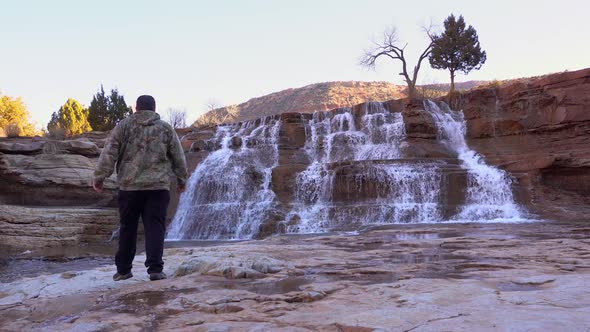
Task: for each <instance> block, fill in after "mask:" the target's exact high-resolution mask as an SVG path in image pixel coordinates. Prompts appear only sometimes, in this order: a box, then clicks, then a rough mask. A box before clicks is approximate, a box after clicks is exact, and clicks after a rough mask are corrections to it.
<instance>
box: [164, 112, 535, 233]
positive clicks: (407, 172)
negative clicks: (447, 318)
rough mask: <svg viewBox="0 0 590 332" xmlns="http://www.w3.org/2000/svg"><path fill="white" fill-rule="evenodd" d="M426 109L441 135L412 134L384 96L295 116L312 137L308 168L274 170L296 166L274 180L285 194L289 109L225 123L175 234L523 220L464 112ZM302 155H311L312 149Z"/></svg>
mask: <svg viewBox="0 0 590 332" xmlns="http://www.w3.org/2000/svg"><path fill="white" fill-rule="evenodd" d="M424 109H425V111H427V112H429V113H430V114H431V116H432V119H433V120H434V125H435V126H436V129H437V131H438V135H437V142H438V143H439V144H436V142H434V141H429V142H425V141H424V140H425V139H416V138H412V139H409V138H408V137H407V135H406V131H405V130H406V127H405V124H404V119H403V116H402V114H401V113H399V112H390V111H389V110H388V109H387V108H386V107H385V106H384V104H382V103H377V102H372V103H366V104H363V105H362V106H361V107H360V108H354V109H353V108H341V109H338V110H335V111H331V112H316V113H314V114H313V115H312V116H311V117H309V116H301V123H299V124H297V125H303V129H304V131H305V143H304V146H303V151H301V150H299V151H300V152H304V155H306V156H307V159H308V162H309V164H305V165H306V166H303V167H305V168H304V169H303V171H299V170H300V168H298V167H300V166H301V164H296V165H295V166H296V168H293V169H294V171H293V173H288V172H287V173H281V172H278V173H276V174H278V176H279V177H280V176H281V174H288V175H287V176H288V178H286V179H284V182H282V183H281V181H283V179H276V181H278V183H279V184H281V185H282V186H283V187H279V188H284V186H285V185H286V186H288V187H287V188H289V190H292V191H291V192H290V193H285V192H283V191H281V192H280V194H281V196H280V197H277V196H276V194H275V192H274V191H273V190H272V186H271V182H272V181H271V180H272V178H273V177H272V174H273V173H272V172H273V169H274V168H275V167H277V166H279V162H278V161H279V149H278V139H279V134H280V132H281V124H282V121H283V120H282V118H281V117H280V116H273V117H266V118H263V119H260V120H256V121H249V122H244V123H239V124H234V125H222V126H219V127H218V128H217V131H216V133H215V135H214V136H213V138H211V139H209V140H208V142H206V144H205V145H206V146H209V147H213V149H212V150H214V151H212V152H211V153H210V154H209V155H208V156H207V157H206V158H205V159H204V160H203V161H202V162H201V163H200V164H199V165H198V166H197V168H196V170H195V171H194V172H193V174H192V175H191V177H190V179H189V181H188V183H187V191H186V192H185V193H184V194H182V196H181V198H180V204H179V208H178V210H177V212H176V215H175V217H174V219H173V221H172V225H171V227H170V231H169V233H168V239H170V240H181V239H248V238H253V237H256V236H257V235H258V233H259V231H260V229H261V226H264V227H266V226H269V227H270V228H271V231H273V230H276V231H286V232H288V233H317V232H325V231H337V230H346V231H350V230H359V229H362V228H363V227H366V226H372V225H383V224H401V223H435V222H501V221H509V222H515V221H523V220H525V219H524V217H523V215H524V211H523V210H522V209H521V208H520V207H519V206H518V205H517V204H516V203H515V201H514V197H513V193H512V179H511V177H510V176H509V175H508V173H506V172H504V171H502V170H500V169H498V168H496V167H493V166H489V165H487V164H486V163H485V161H484V159H483V158H482V157H481V156H479V155H478V154H477V153H476V152H475V151H474V150H472V149H470V148H469V146H468V145H467V142H466V138H465V135H466V124H465V119H464V118H463V113H462V112H456V111H453V110H451V109H449V107H448V106H446V105H443V106H442V108H441V107H439V106H438V105H437V104H436V103H434V102H432V101H426V102H425V103H424ZM289 119H293V118H292V117H291V118H289ZM288 128H291V129H293V128H299V129H301V128H300V127H288ZM288 132H289V131H288V130H287V128H286V129H285V131H284V133H283V134H282V135H287V134H286V133H288ZM284 138H286V141H288V139H290V138H289V137H284ZM408 142H412V144H417V146H416V147H417V148H418V149H419V148H420V144H423V143H425V144H429V145H430V146H432V145H438V147H437V149H439V150H437V152H436V153H435V154H434V155H435V156H438V157H428V156H429V154H420V152H418V153H414V152H411V153H410V152H408V153H407V155H406V151H411V150H410V149H411V148H412V146H409V145H408ZM433 143H434V144H433ZM286 144H287V146H288V143H286ZM415 155H420V156H421V155H424V156H426V157H420V158H417V157H412V156H415ZM454 156H456V158H454ZM301 157H303V158H301ZM297 158H299V159H297V160H303V161H302V162H303V163H304V162H305V160H304V159H305V158H304V156H300V157H297ZM287 159H288V158H287ZM297 162H299V161H297ZM281 166H283V165H281ZM286 166H287V167H286V169H287V170H289V169H290V168H289V166H288V165H286ZM293 169H292V170H293ZM295 170H296V171H295ZM295 172H298V173H295ZM292 174H294V175H292ZM280 190H284V189H280ZM290 195H292V196H290ZM284 197H288V199H287V200H285V199H284ZM291 197H292V198H291ZM273 227H274V228H273Z"/></svg>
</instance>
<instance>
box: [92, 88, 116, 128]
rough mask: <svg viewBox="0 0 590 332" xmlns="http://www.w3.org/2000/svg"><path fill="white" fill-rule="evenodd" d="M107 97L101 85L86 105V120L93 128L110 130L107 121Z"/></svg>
mask: <svg viewBox="0 0 590 332" xmlns="http://www.w3.org/2000/svg"><path fill="white" fill-rule="evenodd" d="M108 113H109V98H108V97H107V96H106V95H105V93H104V88H103V86H102V85H101V86H100V90H99V91H98V92H97V93H96V94H95V95H94V96H93V97H92V101H91V102H90V106H89V107H88V122H89V123H90V126H91V127H92V128H93V129H94V130H98V131H106V130H110V129H111V128H109V123H108Z"/></svg>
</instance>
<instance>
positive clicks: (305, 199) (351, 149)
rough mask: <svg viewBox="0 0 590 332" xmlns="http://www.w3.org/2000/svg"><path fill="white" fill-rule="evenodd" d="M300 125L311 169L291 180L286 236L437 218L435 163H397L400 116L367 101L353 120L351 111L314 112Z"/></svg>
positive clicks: (402, 138)
mask: <svg viewBox="0 0 590 332" xmlns="http://www.w3.org/2000/svg"><path fill="white" fill-rule="evenodd" d="M306 128H308V130H307V133H308V135H307V141H306V146H305V148H306V151H307V153H308V155H309V158H310V160H311V164H310V165H309V167H308V168H307V169H306V170H305V171H303V172H301V173H300V174H299V175H298V177H297V190H296V202H295V204H294V205H295V208H294V209H293V211H291V213H290V215H289V216H288V218H287V219H288V220H289V219H290V220H296V222H290V223H289V224H290V226H288V227H287V230H288V231H289V232H302V233H313V232H321V231H326V230H330V229H337V228H339V227H343V226H344V225H346V227H350V226H354V225H358V226H362V225H375V224H386V223H402V222H433V221H437V220H440V218H441V216H440V215H441V213H440V209H439V196H440V187H441V184H440V182H441V174H440V172H439V170H438V166H437V164H436V163H428V162H413V163H412V164H411V165H410V164H405V163H404V162H403V161H402V160H400V158H401V157H402V156H401V154H402V153H401V147H402V146H403V144H405V136H406V135H405V126H404V122H403V118H402V115H401V114H400V113H391V112H389V111H388V110H387V109H385V107H384V106H383V104H382V103H374V102H373V103H367V104H365V109H364V113H363V114H362V115H360V116H356V118H355V114H354V112H353V110H352V109H342V110H341V112H340V113H337V114H334V113H326V112H316V113H314V114H313V117H312V119H311V120H310V121H309V122H308V123H307V124H306ZM350 161H352V162H350ZM338 181H342V182H344V184H342V183H339V184H338V185H337V184H336V182H338ZM336 188H340V189H339V190H340V192H338V190H337V189H336ZM344 196H345V199H343V200H341V199H339V198H342V197H344ZM350 201H353V202H354V203H352V204H350V203H348V202H350Z"/></svg>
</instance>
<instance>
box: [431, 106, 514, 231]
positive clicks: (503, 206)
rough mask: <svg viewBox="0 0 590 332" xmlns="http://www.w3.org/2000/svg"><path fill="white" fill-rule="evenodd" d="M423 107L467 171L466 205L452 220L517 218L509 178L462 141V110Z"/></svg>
mask: <svg viewBox="0 0 590 332" xmlns="http://www.w3.org/2000/svg"><path fill="white" fill-rule="evenodd" d="M424 108H425V110H427V111H428V112H430V114H432V118H433V119H434V121H435V123H436V126H437V129H438V139H439V140H440V141H441V142H442V143H443V144H444V145H445V146H447V148H449V149H450V150H452V151H455V152H456V153H457V158H458V159H459V160H460V161H461V163H462V166H463V167H464V168H465V169H466V170H467V171H468V178H467V180H468V186H467V197H466V204H465V205H464V206H463V207H462V209H461V211H460V212H459V213H458V214H457V215H456V216H455V217H454V218H452V219H454V220H457V221H460V220H461V221H475V222H478V221H500V220H515V221H516V220H521V219H523V217H522V211H521V209H520V207H519V206H518V205H517V204H516V203H515V202H514V197H513V194H512V180H511V178H510V177H509V176H508V174H507V173H506V172H504V171H502V170H500V169H498V168H496V167H492V166H489V165H486V163H485V161H484V160H483V159H482V157H481V156H479V155H478V154H477V153H476V152H475V151H473V150H471V149H470V148H469V146H468V145H467V142H466V141H465V135H466V133H467V129H466V125H465V119H464V116H463V112H457V111H453V110H451V109H450V108H449V107H448V106H447V105H446V104H443V108H440V107H439V106H438V105H437V104H436V103H434V102H433V101H430V100H427V101H425V102H424Z"/></svg>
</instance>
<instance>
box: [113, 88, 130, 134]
mask: <svg viewBox="0 0 590 332" xmlns="http://www.w3.org/2000/svg"><path fill="white" fill-rule="evenodd" d="M131 113H133V111H132V110H131V107H129V106H127V103H125V98H124V97H123V95H120V94H119V91H118V90H117V89H112V90H111V95H110V97H109V105H108V107H107V114H108V125H109V129H112V128H115V126H116V125H117V123H119V121H121V120H123V119H125V118H126V117H127V116H129V115H131Z"/></svg>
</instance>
